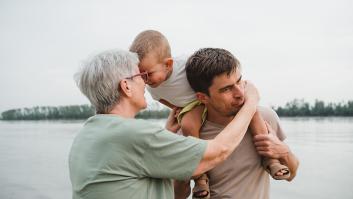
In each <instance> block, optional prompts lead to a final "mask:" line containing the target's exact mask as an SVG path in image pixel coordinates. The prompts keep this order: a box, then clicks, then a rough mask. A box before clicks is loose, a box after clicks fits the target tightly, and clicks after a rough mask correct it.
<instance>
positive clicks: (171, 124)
mask: <svg viewBox="0 0 353 199" xmlns="http://www.w3.org/2000/svg"><path fill="white" fill-rule="evenodd" d="M180 111H181V108H173V109H172V110H171V111H170V113H169V116H168V119H167V123H166V125H165V128H166V129H167V130H169V131H171V132H173V133H176V132H177V131H178V130H179V129H180V125H179V124H178V121H177V117H178V114H179V112H180Z"/></svg>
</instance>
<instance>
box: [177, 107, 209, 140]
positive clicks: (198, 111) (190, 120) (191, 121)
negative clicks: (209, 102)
mask: <svg viewBox="0 0 353 199" xmlns="http://www.w3.org/2000/svg"><path fill="white" fill-rule="evenodd" d="M204 108H205V106H204V105H198V106H196V107H194V108H192V109H191V110H190V111H189V112H186V113H185V114H184V115H183V117H182V118H181V122H180V125H181V130H182V131H183V135H184V136H193V137H197V138H199V137H200V129H201V124H202V113H203V110H204Z"/></svg>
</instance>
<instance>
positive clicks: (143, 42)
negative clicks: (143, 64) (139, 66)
mask: <svg viewBox="0 0 353 199" xmlns="http://www.w3.org/2000/svg"><path fill="white" fill-rule="evenodd" d="M130 51H131V52H135V53H137V55H138V57H139V59H140V61H141V60H142V59H143V58H144V57H145V56H146V55H147V54H148V53H150V52H154V53H155V56H157V57H156V58H157V59H158V60H159V61H163V59H165V58H168V57H171V52H170V46H169V42H168V40H167V38H166V37H165V36H164V35H163V34H162V33H160V32H158V31H156V30H145V31H143V32H141V33H140V34H138V35H137V36H136V37H135V39H134V41H133V42H132V44H131V46H130Z"/></svg>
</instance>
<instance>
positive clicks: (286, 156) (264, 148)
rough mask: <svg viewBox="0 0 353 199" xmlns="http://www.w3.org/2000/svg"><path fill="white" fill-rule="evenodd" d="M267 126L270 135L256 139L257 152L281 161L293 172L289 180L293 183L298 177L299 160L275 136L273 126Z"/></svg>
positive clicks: (257, 136)
mask: <svg viewBox="0 0 353 199" xmlns="http://www.w3.org/2000/svg"><path fill="white" fill-rule="evenodd" d="M266 125H267V129H268V130H269V132H270V133H269V134H260V135H256V136H255V137H254V144H255V147H256V150H257V152H258V153H259V154H260V155H263V156H267V157H270V158H276V159H279V160H280V162H281V163H282V164H284V165H286V166H287V167H288V168H289V170H290V172H291V175H290V178H288V179H287V180H288V181H291V180H293V178H294V177H295V176H296V173H297V169H298V166H299V160H298V159H297V157H296V156H295V155H294V154H293V153H292V152H291V150H290V148H289V146H288V145H287V144H286V143H284V142H282V141H281V140H279V139H278V138H277V136H275V135H274V133H273V129H272V128H271V126H270V125H268V124H267V123H266Z"/></svg>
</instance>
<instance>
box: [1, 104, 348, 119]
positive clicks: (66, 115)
mask: <svg viewBox="0 0 353 199" xmlns="http://www.w3.org/2000/svg"><path fill="white" fill-rule="evenodd" d="M151 107H152V108H150V109H147V110H143V111H141V112H139V113H138V114H137V115H136V118H141V119H165V118H167V117H168V115H169V112H170V109H168V108H166V107H162V106H160V105H159V104H158V103H157V102H156V103H154V104H152V106H151ZM272 108H273V110H274V111H275V112H276V113H277V114H278V116H280V117H353V101H347V102H340V103H325V102H324V101H320V100H316V101H315V103H314V104H309V103H308V102H305V101H304V100H303V99H294V100H292V101H290V102H288V103H286V105H285V106H284V107H281V106H278V107H272ZM93 115H95V110H94V108H93V107H92V106H90V105H71V106H57V107H56V106H37V107H33V108H21V109H11V110H7V111H4V112H2V113H1V116H0V120H8V121H9V120H32V121H36V120H85V119H87V118H89V117H91V116H93Z"/></svg>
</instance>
